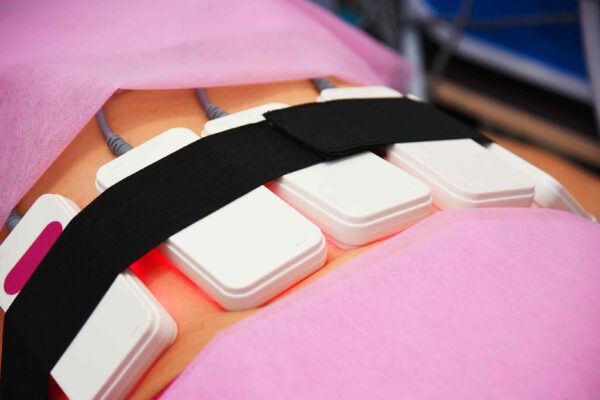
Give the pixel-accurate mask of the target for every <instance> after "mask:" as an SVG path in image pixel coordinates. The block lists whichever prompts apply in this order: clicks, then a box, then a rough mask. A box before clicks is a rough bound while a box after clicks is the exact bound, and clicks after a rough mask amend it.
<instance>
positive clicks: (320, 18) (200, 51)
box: [0, 0, 408, 221]
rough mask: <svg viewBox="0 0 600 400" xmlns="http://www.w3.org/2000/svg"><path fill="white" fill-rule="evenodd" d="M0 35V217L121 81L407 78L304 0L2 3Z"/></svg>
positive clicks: (186, 83)
mask: <svg viewBox="0 0 600 400" xmlns="http://www.w3.org/2000/svg"><path fill="white" fill-rule="evenodd" d="M0 38H2V40H0V93H1V95H0V121H2V128H1V129H2V131H1V132H0V221H4V220H5V218H6V216H7V215H8V211H9V210H10V209H11V208H12V207H13V206H14V205H15V204H16V203H17V201H18V200H19V199H20V198H21V197H22V196H23V195H24V194H25V192H26V191H27V190H28V189H29V188H30V187H31V186H32V185H33V183H34V182H35V181H36V179H38V178H39V177H40V176H41V174H42V173H43V172H44V171H45V170H46V168H48V166H49V165H50V163H51V162H52V161H53V160H54V159H55V158H56V157H57V156H58V155H59V154H60V152H61V151H62V150H63V149H64V148H65V146H66V145H67V144H68V143H69V141H70V140H71V139H72V138H73V137H74V136H75V134H77V132H79V131H80V130H81V128H82V127H83V126H84V125H85V123H87V122H88V121H89V120H90V119H91V118H92V117H93V115H94V113H95V112H96V111H97V110H98V109H99V108H100V106H101V105H102V104H103V103H104V102H105V101H106V100H107V99H108V98H109V97H110V95H111V94H112V93H113V92H115V91H116V90H117V89H119V88H121V89H161V88H190V87H197V86H219V85H236V84H248V83H257V82H271V81H280V80H289V79H300V78H309V77H317V76H329V75H335V76H338V77H340V78H343V79H346V80H348V81H353V82H356V83H361V84H371V83H372V84H374V83H385V84H388V85H392V86H396V87H402V86H403V85H404V84H405V83H406V79H407V77H408V67H407V64H406V63H405V62H403V61H402V60H401V59H400V58H399V57H398V56H396V55H395V54H393V53H392V52H391V51H390V50H388V49H386V48H384V47H383V46H381V45H379V44H377V43H376V42H374V41H373V40H371V39H370V38H368V37H367V36H366V35H364V34H362V33H360V32H359V31H358V30H355V29H353V28H351V27H349V26H347V25H345V24H344V23H343V22H341V21H340V20H338V19H337V18H335V17H333V16H331V15H329V14H328V13H327V12H325V11H323V10H322V9H321V8H319V7H318V6H315V5H312V4H310V3H309V2H308V1H301V0H287V1H284V0H244V1H240V0H204V1H202V0H178V1H176V2H173V1H147V0H130V1H121V0H103V1H96V2H93V1H78V0H52V1H43V0H4V1H2V2H0Z"/></svg>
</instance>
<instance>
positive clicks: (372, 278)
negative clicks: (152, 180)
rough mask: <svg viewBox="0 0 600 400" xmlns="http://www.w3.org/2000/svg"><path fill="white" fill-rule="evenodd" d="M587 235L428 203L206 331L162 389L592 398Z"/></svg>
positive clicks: (569, 225)
mask: <svg viewBox="0 0 600 400" xmlns="http://www.w3.org/2000/svg"><path fill="white" fill-rule="evenodd" d="M599 246H600V225H598V224H594V223H592V222H590V221H587V220H585V219H583V218H580V217H577V216H574V215H571V214H567V213H563V212H560V211H551V210H543V209H481V210H457V211H443V212H439V213H437V214H436V215H435V216H433V217H431V218H429V219H427V220H425V221H424V222H422V223H420V224H418V225H416V226H415V227H413V228H411V229H410V230H408V231H406V232H405V233H402V234H400V235H397V236H396V237H394V238H392V239H390V240H389V241H387V242H385V243H383V244H381V245H380V246H378V247H376V248H375V249H374V250H372V251H370V252H368V253H366V254H365V255H363V256H361V257H359V258H357V259H355V260H353V261H352V262H350V263H349V264H347V265H346V266H344V267H342V268H341V269H339V270H337V271H335V272H333V273H331V274H330V275H328V276H326V277H325V278H323V279H321V280H319V281H318V282H316V283H315V284H313V285H311V286H308V287H307V288H305V289H304V290H300V291H299V292H297V293H295V294H292V295H290V296H288V297H287V298H284V299H282V300H281V301H279V302H277V303H275V304H273V305H272V306H270V307H267V308H265V309H264V310H263V311H261V312H260V313H258V314H255V315H254V316H253V317H249V318H248V319H246V320H244V321H242V322H240V323H238V324H237V325H235V326H233V327H232V328H230V329H228V330H226V331H224V332H223V333H221V334H220V335H218V336H217V337H216V338H215V339H214V340H213V341H212V342H211V343H210V344H209V345H208V347H207V348H205V350H204V351H203V352H202V353H200V354H199V355H198V356H197V358H196V359H195V360H194V362H193V363H192V364H190V366H189V367H188V368H187V370H186V371H185V372H184V373H183V374H182V375H181V376H180V378H179V379H178V380H176V381H175V382H174V383H173V384H172V385H171V386H170V387H169V388H168V389H167V390H166V391H165V393H164V394H163V396H162V399H163V400H167V399H182V398H202V399H234V398H235V399H241V398H243V399H266V398H273V399H313V398H318V399H332V400H339V399H370V400H373V399H400V398H403V399H453V398H455V399H482V398H510V399H519V398H523V399H532V398H539V399H566V398H571V399H591V398H597V397H598V394H599V393H600V251H598V250H599ZM433 250H435V251H433Z"/></svg>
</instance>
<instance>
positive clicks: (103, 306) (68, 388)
mask: <svg viewBox="0 0 600 400" xmlns="http://www.w3.org/2000/svg"><path fill="white" fill-rule="evenodd" d="M78 211H79V209H78V208H77V206H76V205H75V204H74V203H72V202H71V201H70V200H68V199H66V198H64V197H62V196H59V195H52V194H47V195H43V196H41V197H40V198H39V199H38V200H36V202H35V203H34V204H33V205H32V206H31V208H30V209H29V211H28V212H27V213H26V214H25V215H24V216H23V218H22V220H21V221H20V222H19V224H18V225H17V226H16V227H15V229H14V230H13V231H12V232H11V233H10V235H9V236H8V238H7V239H6V240H5V241H4V243H2V245H1V246H0V264H1V265H0V271H1V272H2V276H1V279H2V282H4V279H5V277H6V271H8V270H10V268H12V266H13V265H14V264H15V263H16V262H17V260H18V259H19V258H20V256H21V255H22V254H23V253H24V252H25V251H26V250H27V249H28V248H29V246H31V244H32V243H33V242H34V241H35V239H36V238H37V237H38V235H39V234H40V232H41V231H42V230H43V229H44V228H45V227H46V226H48V224H49V223H51V222H53V221H58V222H60V223H61V225H63V227H64V226H66V225H67V224H68V223H69V221H70V220H71V219H72V218H73V217H74V216H75V215H76V214H77V212H78ZM3 294H5V293H3ZM13 297H14V296H13ZM5 301H6V299H5V298H3V303H2V306H3V308H4V309H6V304H7V303H6V302H5ZM11 301H12V299H11ZM8 305H10V303H8ZM57 312H59V311H57ZM48 329H52V327H48ZM176 334H177V326H176V324H175V322H174V321H173V319H172V318H171V317H170V316H169V314H168V313H167V312H166V311H165V310H164V309H163V307H162V306H161V305H160V304H159V303H158V302H157V301H156V299H155V298H154V297H153V296H152V294H151V293H150V292H149V291H148V290H147V289H146V287H145V286H144V285H143V284H142V283H141V282H140V281H139V279H137V278H136V277H135V276H134V275H133V274H132V273H130V272H124V273H122V274H120V275H119V276H118V277H117V279H116V280H115V281H114V283H113V284H112V285H111V287H110V288H109V290H108V291H107V292H106V294H105V295H104V297H103V298H102V300H101V301H100V303H99V304H98V306H97V307H96V309H95V310H94V312H93V313H92V315H91V316H90V317H89V319H88V320H87V321H86V323H85V324H84V326H83V327H82V328H81V330H80V331H79V333H78V334H77V336H76V337H75V339H74V340H73V342H71V344H70V345H69V347H68V348H67V350H66V351H65V353H64V354H63V355H62V357H61V358H60V359H59V361H58V362H57V363H56V365H55V366H54V368H53V369H52V372H51V374H52V376H53V377H54V379H55V380H56V382H57V383H58V385H59V386H60V387H61V389H62V390H63V391H64V392H65V394H66V395H67V396H68V397H69V398H71V399H119V398H123V397H125V396H126V395H127V393H129V391H131V389H132V388H133V386H134V385H135V384H136V383H137V381H138V380H139V379H140V378H141V376H142V375H143V374H144V372H145V371H146V370H147V369H148V367H149V366H150V365H151V364H152V363H153V362H154V360H155V359H156V358H157V357H158V356H159V355H160V354H161V353H162V352H163V351H164V350H165V349H166V348H167V347H168V346H169V345H170V344H171V343H172V342H173V340H174V339H175V336H176Z"/></svg>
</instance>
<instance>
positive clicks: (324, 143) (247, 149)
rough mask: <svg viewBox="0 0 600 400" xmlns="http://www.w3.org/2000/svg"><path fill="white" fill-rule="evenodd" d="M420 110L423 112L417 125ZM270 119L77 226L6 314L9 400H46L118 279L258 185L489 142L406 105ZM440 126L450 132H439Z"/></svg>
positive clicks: (185, 155)
mask: <svg viewBox="0 0 600 400" xmlns="http://www.w3.org/2000/svg"><path fill="white" fill-rule="evenodd" d="M414 109H416V110H418V111H415V112H418V114H415V115H407V113H408V114H411V113H412V110H414ZM348 113H355V114H356V115H348ZM377 113H383V114H381V115H377ZM386 113H390V114H393V117H392V116H391V117H390V118H389V119H388V118H386V117H385V116H386V115H387V114H386ZM361 115H362V117H361ZM417 115H418V116H417ZM268 118H269V121H270V122H269V123H267V122H261V123H257V124H252V125H246V126H243V127H240V128H236V129H232V130H230V131H228V132H226V133H221V134H218V135H213V136H209V137H207V138H204V139H202V140H199V141H197V142H195V143H193V144H191V145H189V146H187V147H185V148H183V149H181V150H179V151H177V152H175V153H173V154H172V155H170V156H168V157H166V158H164V159H162V160H160V161H159V162H157V163H155V164H152V165H150V166H149V167H147V168H144V169H143V170H141V171H139V172H137V173H135V174H134V175H131V176H130V177H128V178H126V179H124V180H122V181H121V182H119V183H117V184H116V185H114V186H112V187H110V188H109V189H108V190H106V191H105V192H104V193H102V194H101V195H100V196H98V198H97V199H95V200H94V201H93V202H92V203H91V204H90V205H89V206H87V207H86V208H85V209H83V210H82V211H81V212H80V213H79V214H78V215H77V216H76V217H75V218H74V219H73V220H72V221H71V222H70V223H69V224H68V225H67V227H66V229H65V230H64V232H63V233H62V235H61V236H60V237H59V239H58V240H57V241H56V243H55V245H54V246H53V248H52V249H51V250H50V252H49V253H48V254H47V255H46V257H45V258H44V260H43V261H42V263H41V264H40V265H39V267H38V268H37V270H36V271H35V272H34V273H33V275H32V276H31V278H30V279H29V281H28V282H27V284H26V285H25V287H24V288H23V290H22V291H21V293H20V294H19V296H17V298H16V299H15V301H14V302H13V304H12V305H11V307H10V309H9V310H8V312H7V313H6V316H5V321H4V335H3V353H2V372H1V373H2V379H1V395H2V398H3V399H16V398H27V399H43V398H46V397H47V388H48V377H49V373H50V371H51V369H52V367H53V366H54V365H55V364H56V362H57V361H58V360H59V358H60V357H61V355H62V354H63V353H64V351H65V350H66V348H67V347H68V346H69V344H70V343H71V341H72V340H73V339H74V338H75V336H76V335H77V333H78V331H79V329H80V328H81V327H82V326H83V325H84V323H85V321H86V320H87V319H88V317H89V316H90V315H91V314H92V312H93V310H94V308H95V307H96V306H97V304H98V303H99V302H100V300H101V299H102V297H103V296H104V294H105V293H106V291H107V290H108V288H109V287H110V285H111V284H112V283H113V281H114V279H115V278H116V277H117V275H118V274H119V273H121V272H123V271H124V270H125V269H127V268H128V267H129V265H131V264H132V263H133V262H134V261H136V260H137V259H139V258H140V257H141V256H143V255H144V254H146V253H147V252H148V251H150V250H152V249H153V248H154V247H156V246H158V245H159V244H160V243H162V242H163V241H165V240H166V239H167V238H169V237H170V236H172V235H174V234H175V233H177V232H179V231H180V230H182V229H184V228H185V227H187V226H189V225H191V224H193V223H194V222H196V221H198V220H200V219H202V218H203V217H205V216H207V215H209V214H210V213H212V212H214V211H216V210H218V209H219V208H221V207H223V206H225V205H227V204H228V203H230V202H231V201H233V200H235V199H237V198H239V197H241V196H243V195H244V194H246V193H248V192H250V191H251V190H253V189H255V188H257V187H259V186H260V185H262V184H265V183H267V182H268V181H271V180H273V179H276V178H278V177H280V176H282V175H285V174H287V173H290V172H293V171H296V170H299V169H302V168H306V167H309V166H311V165H314V164H316V163H319V162H322V161H324V160H325V158H324V156H323V154H325V155H327V158H337V157H341V156H345V155H349V154H352V153H355V152H357V151H360V150H365V149H370V148H373V147H379V146H381V145H387V144H392V143H397V142H404V141H412V140H436V139H450V138H452V139H458V138H465V137H469V138H478V137H479V136H480V135H479V134H478V133H476V132H475V131H472V130H470V129H468V128H466V127H464V126H463V125H462V124H459V123H457V122H455V121H454V120H452V119H451V118H449V117H446V116H443V114H442V116H440V115H439V112H438V111H436V110H435V109H434V108H432V107H430V106H426V105H416V106H414V105H407V103H406V101H404V100H401V99H394V100H387V99H385V100H368V101H367V100H361V101H340V102H331V103H323V104H316V105H309V106H299V107H292V108H290V109H286V110H282V111H278V112H274V113H270V114H269V115H268ZM344 118H350V119H349V120H347V121H343V119H344ZM373 119H375V120H377V122H376V123H372V122H371V120H373ZM303 121H304V122H303ZM349 121H352V122H349ZM386 121H387V122H386ZM432 121H433V122H432ZM421 124H425V125H426V126H427V129H425V130H423V129H421V128H420V125H421ZM274 126H277V127H281V128H283V131H285V132H286V133H287V134H284V133H283V131H282V130H279V129H276V128H275V127H274ZM360 127H362V129H363V130H364V131H362V132H361V129H359V128H360ZM434 127H439V130H445V132H446V133H445V134H443V135H441V136H440V135H438V134H434V132H433V131H434V129H433V128H434ZM419 132H420V133H421V134H422V136H421V137H418V138H416V135H418V133H419ZM311 149H318V150H319V151H318V152H315V151H314V150H311ZM82 373H83V372H82Z"/></svg>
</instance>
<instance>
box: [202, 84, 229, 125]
mask: <svg viewBox="0 0 600 400" xmlns="http://www.w3.org/2000/svg"><path fill="white" fill-rule="evenodd" d="M196 96H198V101H199V102H200V105H202V108H204V112H205V113H206V116H207V117H208V119H216V118H221V117H224V116H226V115H229V114H228V113H227V112H226V111H225V110H223V109H221V108H220V107H219V106H217V105H216V104H214V103H211V102H210V100H209V99H208V96H207V95H206V92H205V91H204V89H202V88H198V89H196Z"/></svg>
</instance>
